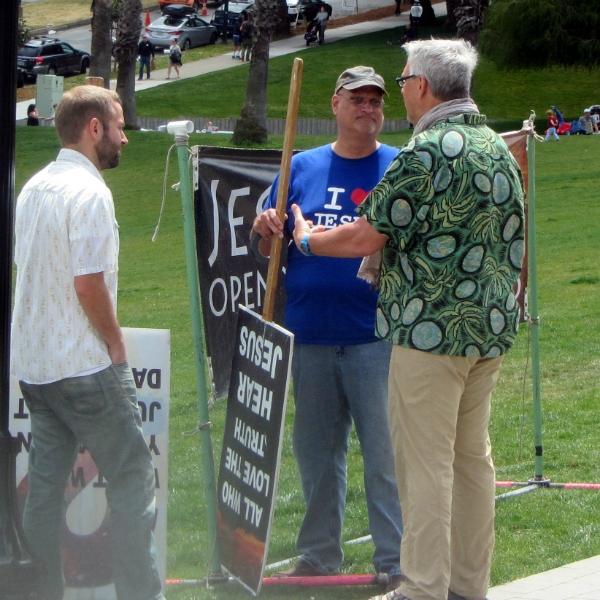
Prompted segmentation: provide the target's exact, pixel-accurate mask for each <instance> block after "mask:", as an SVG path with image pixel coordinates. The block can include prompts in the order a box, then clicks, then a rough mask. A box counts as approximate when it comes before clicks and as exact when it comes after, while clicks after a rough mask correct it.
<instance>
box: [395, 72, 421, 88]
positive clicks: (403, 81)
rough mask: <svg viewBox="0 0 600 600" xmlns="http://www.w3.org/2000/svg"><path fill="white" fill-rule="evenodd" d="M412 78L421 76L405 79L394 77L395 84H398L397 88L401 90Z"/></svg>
mask: <svg viewBox="0 0 600 600" xmlns="http://www.w3.org/2000/svg"><path fill="white" fill-rule="evenodd" d="M413 77H421V76H420V75H407V76H406V77H396V83H397V84H398V87H399V88H400V89H402V88H403V87H404V84H405V83H406V82H407V81H408V80H409V79H412V78H413Z"/></svg>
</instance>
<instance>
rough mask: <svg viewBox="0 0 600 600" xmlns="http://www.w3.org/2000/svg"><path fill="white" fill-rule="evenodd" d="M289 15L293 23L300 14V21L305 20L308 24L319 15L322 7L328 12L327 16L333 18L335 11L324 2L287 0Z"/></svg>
mask: <svg viewBox="0 0 600 600" xmlns="http://www.w3.org/2000/svg"><path fill="white" fill-rule="evenodd" d="M287 6H288V15H289V16H290V21H293V20H294V18H295V15H296V14H298V20H299V21H301V20H303V19H304V20H305V21H306V22H307V23H308V22H310V21H312V20H313V19H314V18H315V17H316V16H317V13H318V12H319V11H320V10H321V6H324V7H325V8H326V10H327V14H328V15H329V16H330V17H331V13H332V11H333V9H332V7H331V4H328V3H327V2H323V0H287Z"/></svg>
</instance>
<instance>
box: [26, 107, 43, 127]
mask: <svg viewBox="0 0 600 600" xmlns="http://www.w3.org/2000/svg"><path fill="white" fill-rule="evenodd" d="M39 124H40V117H39V115H38V111H37V108H36V107H35V104H30V105H29V106H28V107H27V125H30V126H33V127H37V126H38V125H39Z"/></svg>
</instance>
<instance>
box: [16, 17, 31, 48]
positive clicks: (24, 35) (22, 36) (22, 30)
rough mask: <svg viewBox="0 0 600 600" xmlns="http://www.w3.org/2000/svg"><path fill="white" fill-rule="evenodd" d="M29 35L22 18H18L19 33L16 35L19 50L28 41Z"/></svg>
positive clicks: (29, 31) (29, 32)
mask: <svg viewBox="0 0 600 600" xmlns="http://www.w3.org/2000/svg"><path fill="white" fill-rule="evenodd" d="M30 35H31V30H30V29H29V27H27V22H26V21H25V19H24V18H23V17H19V33H18V38H17V39H18V43H19V48H20V47H21V46H22V45H23V44H24V43H25V42H26V41H27V40H28V39H29V37H30Z"/></svg>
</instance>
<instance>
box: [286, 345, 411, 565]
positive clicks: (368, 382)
mask: <svg viewBox="0 0 600 600" xmlns="http://www.w3.org/2000/svg"><path fill="white" fill-rule="evenodd" d="M390 354H391V345H390V344H388V343H387V342H383V341H381V342H374V343H372V344H359V345H351V346H316V345H307V344H295V346H294V358H293V364H292V374H293V378H294V398H295V403H296V416H295V420H294V454H295V456H296V461H297V462H298V468H299V470H300V478H301V480H302V490H303V492H304V499H305V502H306V514H305V515H304V520H303V522H302V526H301V528H300V532H299V534H298V540H297V548H298V551H299V552H301V553H302V558H301V560H302V561H305V562H307V563H309V564H310V565H311V566H312V567H313V568H315V569H317V570H318V571H320V572H322V573H332V572H334V571H337V570H338V569H339V567H340V565H341V564H342V560H343V558H344V553H343V552H342V548H341V540H342V522H343V518H344V509H345V505H346V455H347V453H348V441H349V437H350V430H351V428H352V421H354V424H355V427H356V433H357V435H358V439H359V441H360V447H361V451H362V456H363V461H364V485H365V492H366V496H367V511H368V514H369V527H370V530H371V535H372V537H373V542H374V544H375V551H374V554H373V564H374V566H375V569H376V570H377V572H378V573H388V574H389V575H397V574H398V573H400V540H401V537H402V514H401V512H400V502H399V500H398V490H397V487H396V478H395V474H394V455H393V451H392V443H391V439H390V429H389V424H388V416H387V415H388V408H387V389H388V387H387V381H388V371H389V362H390Z"/></svg>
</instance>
